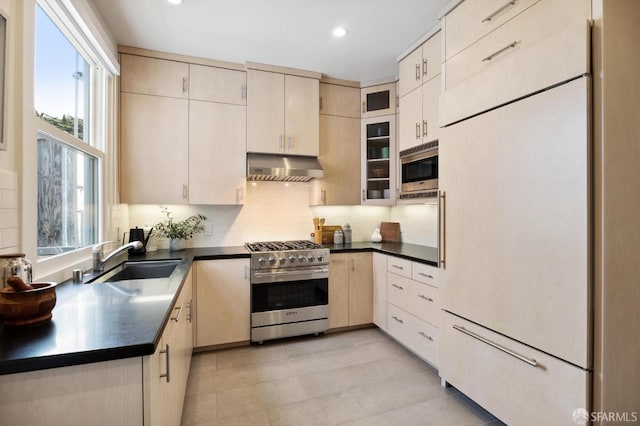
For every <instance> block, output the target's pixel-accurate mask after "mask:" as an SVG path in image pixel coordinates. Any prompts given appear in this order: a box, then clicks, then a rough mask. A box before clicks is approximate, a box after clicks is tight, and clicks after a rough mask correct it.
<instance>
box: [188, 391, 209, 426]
mask: <svg viewBox="0 0 640 426" xmlns="http://www.w3.org/2000/svg"><path fill="white" fill-rule="evenodd" d="M216 407H217V401H216V395H215V394H209V395H198V396H187V397H185V400H184V406H183V408H182V423H181V424H182V425H183V426H195V425H203V424H207V422H209V421H211V420H215V418H216V414H217V410H216Z"/></svg>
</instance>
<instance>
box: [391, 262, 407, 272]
mask: <svg viewBox="0 0 640 426" xmlns="http://www.w3.org/2000/svg"><path fill="white" fill-rule="evenodd" d="M391 267H393V268H396V269H400V270H401V271H402V270H403V269H404V268H403V267H402V266H398V265H393V264H392V265H391Z"/></svg>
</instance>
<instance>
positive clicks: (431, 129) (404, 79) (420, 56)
mask: <svg viewBox="0 0 640 426" xmlns="http://www.w3.org/2000/svg"><path fill="white" fill-rule="evenodd" d="M440 34H441V32H440V31H438V32H436V33H435V34H434V35H433V36H432V37H431V38H429V39H428V40H427V41H425V42H424V43H423V44H422V45H421V46H420V47H418V48H417V49H416V50H414V51H413V52H412V53H411V54H409V55H408V56H406V57H405V58H404V59H402V60H401V61H400V64H399V68H400V81H399V84H398V86H399V88H400V89H399V90H400V100H399V102H400V115H399V122H398V126H399V138H400V139H399V141H398V150H399V151H403V150H405V149H408V148H412V147H414V146H418V145H422V144H424V143H427V142H431V141H434V140H437V139H438V136H439V117H438V104H439V96H440V87H441V82H442V79H441V72H440V70H441V64H440V58H441V54H440V51H441V49H442V39H441V35H440ZM410 71H411V72H410ZM412 73H413V74H412Z"/></svg>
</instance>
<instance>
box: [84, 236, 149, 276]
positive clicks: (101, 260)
mask: <svg viewBox="0 0 640 426" xmlns="http://www.w3.org/2000/svg"><path fill="white" fill-rule="evenodd" d="M110 242H113V241H107V242H104V243H99V244H96V245H95V246H93V249H92V250H91V253H92V254H93V271H94V272H102V271H104V265H106V264H107V262H108V261H110V260H111V259H113V258H114V257H116V256H117V255H119V254H120V253H122V252H124V251H125V250H128V249H130V248H133V249H140V248H142V242H140V241H132V242H130V243H128V244H125V245H122V246H120V247H118V248H117V249H115V250H114V251H112V252H111V253H109V254H108V255H107V256H106V257H103V252H102V247H103V246H104V245H105V244H107V243H110Z"/></svg>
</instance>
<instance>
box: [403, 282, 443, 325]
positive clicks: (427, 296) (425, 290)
mask: <svg viewBox="0 0 640 426" xmlns="http://www.w3.org/2000/svg"><path fill="white" fill-rule="evenodd" d="M411 284H412V285H411V287H410V292H409V296H410V300H411V302H410V306H409V309H408V311H409V312H410V313H411V314H413V315H415V316H417V317H418V318H420V319H421V320H423V321H427V322H428V323H430V324H432V325H434V326H436V327H437V326H438V325H439V321H438V317H439V315H440V313H439V310H440V300H439V298H438V289H437V288H435V287H431V286H430V285H428V284H423V283H419V282H416V281H411Z"/></svg>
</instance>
